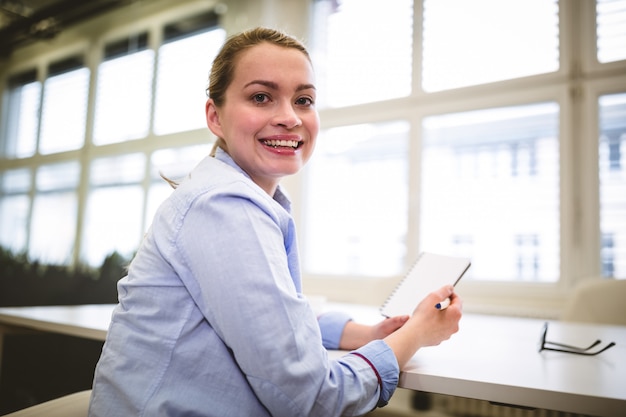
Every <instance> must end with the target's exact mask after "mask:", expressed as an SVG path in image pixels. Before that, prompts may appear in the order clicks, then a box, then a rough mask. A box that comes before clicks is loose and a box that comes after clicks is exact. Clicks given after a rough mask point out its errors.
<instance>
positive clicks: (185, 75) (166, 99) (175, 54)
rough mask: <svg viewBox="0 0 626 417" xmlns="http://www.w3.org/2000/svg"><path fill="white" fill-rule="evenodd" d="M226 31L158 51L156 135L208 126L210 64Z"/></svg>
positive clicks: (167, 44)
mask: <svg viewBox="0 0 626 417" xmlns="http://www.w3.org/2000/svg"><path fill="white" fill-rule="evenodd" d="M225 36H226V32H225V31H224V30H223V29H216V30H212V31H210V32H205V33H202V34H199V35H195V36H190V37H187V38H183V39H181V40H178V41H174V42H170V43H166V44H164V45H163V46H161V48H160V49H159V64H158V71H157V74H158V78H157V89H156V102H155V106H156V108H155V117H154V133H155V134H157V135H165V134H168V133H174V132H180V131H184V130H192V129H200V128H203V127H206V119H205V115H204V105H205V102H206V99H207V97H206V92H205V90H206V87H207V83H208V74H209V70H210V68H211V62H213V58H214V57H215V55H216V54H217V51H218V49H219V48H220V46H221V45H222V42H223V41H224V38H225Z"/></svg>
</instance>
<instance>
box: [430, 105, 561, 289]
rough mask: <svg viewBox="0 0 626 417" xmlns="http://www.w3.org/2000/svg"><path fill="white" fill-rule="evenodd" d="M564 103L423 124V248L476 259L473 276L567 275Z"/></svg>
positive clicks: (546, 277)
mask: <svg viewBox="0 0 626 417" xmlns="http://www.w3.org/2000/svg"><path fill="white" fill-rule="evenodd" d="M558 121H559V111H558V106H557V105H556V104H553V103H549V104H537V105H531V106H522V107H512V108H500V109H490V110H481V111H473V112H467V113H458V114H449V115H442V116H433V117H429V118H426V119H424V121H423V141H424V142H423V150H422V161H423V169H422V189H421V199H420V203H421V218H420V239H421V249H422V250H424V251H432V252H439V253H447V254H450V255H459V256H467V257H470V258H472V268H471V270H470V271H469V277H473V278H475V279H482V280H522V281H543V282H555V281H557V280H558V278H559V139H558V131H559V129H558V128H559V126H558Z"/></svg>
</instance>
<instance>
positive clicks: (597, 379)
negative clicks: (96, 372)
mask: <svg viewBox="0 0 626 417" xmlns="http://www.w3.org/2000/svg"><path fill="white" fill-rule="evenodd" d="M113 307H114V306H113V305H85V306H66V307H12V308H0V324H6V325H13V326H21V327H26V328H30V329H36V330H42V331H51V332H57V333H63V334H69V335H73V336H79V337H85V338H90V339H96V340H104V338H105V337H106V331H107V328H108V325H109V322H110V318H111V312H112V310H113ZM326 309H334V310H336V309H339V310H344V311H348V312H351V313H352V314H353V317H354V318H355V319H357V320H359V321H362V322H370V323H372V322H376V321H378V320H380V319H381V316H380V315H379V314H378V312H377V309H376V308H372V307H364V306H357V305H346V304H328V305H326ZM544 322H545V321H544V320H540V319H525V318H512V317H500V316H486V315H474V314H465V315H464V316H463V318H462V320H461V330H460V331H459V332H458V333H457V334H455V335H453V336H452V338H451V339H450V340H448V341H445V342H443V343H442V344H441V345H439V346H436V347H428V348H423V349H421V350H420V351H418V352H417V354H416V355H415V357H414V358H413V359H412V360H411V361H410V362H409V364H408V365H407V367H406V368H405V369H403V371H402V373H401V375H400V383H399V387H401V388H407V389H411V390H419V391H426V392H433V393H439V394H447V395H454V396H460V397H467V398H475V399H480V400H487V401H491V402H495V403H502V404H510V405H517V406H523V407H532V408H545V409H548V410H559V411H565V412H574V413H580V414H589V415H594V416H606V417H622V416H625V415H626V326H606V325H589V324H579V323H564V322H558V321H550V325H549V328H548V336H547V340H549V341H554V342H560V343H566V344H572V345H580V346H583V345H588V344H590V343H591V342H593V341H594V340H595V339H601V340H602V342H603V344H604V343H608V342H616V343H617V345H616V346H614V347H612V348H611V349H609V350H607V351H605V352H603V353H601V354H600V355H598V356H592V357H587V356H580V355H572V354H567V353H560V352H550V351H544V352H541V353H539V352H538V344H539V339H540V335H541V331H542V327H543V323H544ZM341 354H342V352H331V357H337V356H339V355H341Z"/></svg>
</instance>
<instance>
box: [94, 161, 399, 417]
mask: <svg viewBox="0 0 626 417" xmlns="http://www.w3.org/2000/svg"><path fill="white" fill-rule="evenodd" d="M301 291H302V289H301V278H300V269H299V259H298V250H297V246H296V231H295V227H294V221H293V218H292V217H291V215H290V214H289V201H288V200H287V198H286V197H285V196H284V194H283V193H282V192H281V191H280V188H279V190H278V191H277V192H276V194H275V196H274V198H272V197H270V196H269V195H268V194H267V193H265V192H264V191H263V190H262V189H261V188H260V187H258V186H257V185H256V184H255V183H254V182H253V181H251V180H250V178H249V177H248V176H247V175H246V174H245V173H244V172H243V171H242V170H241V169H240V168H239V167H238V166H237V165H236V164H235V163H234V161H233V160H232V159H231V158H230V157H229V156H228V155H227V154H226V153H225V152H223V151H221V150H220V151H219V152H218V154H217V156H216V157H215V158H211V157H207V158H206V159H205V160H203V161H202V162H201V163H200V164H199V165H198V166H197V167H196V168H195V169H194V170H193V171H192V172H191V174H190V176H189V178H188V179H186V180H185V181H184V182H183V183H182V184H181V185H180V186H179V187H178V188H177V189H176V190H175V191H174V192H173V193H172V195H171V197H170V198H169V199H167V200H166V201H165V202H164V203H163V204H162V206H161V207H160V209H159V210H158V212H157V214H156V216H155V218H154V221H153V224H152V226H151V228H150V230H149V231H148V233H147V234H146V236H145V238H144V241H143V243H142V245H141V247H140V249H139V251H138V252H137V255H136V257H135V259H134V260H133V262H132V264H131V265H130V268H129V271H128V276H127V277H125V278H123V279H122V280H120V282H119V284H118V292H119V304H118V306H117V307H116V309H115V311H114V313H113V317H112V321H111V326H110V328H109V332H108V336H107V340H106V342H105V345H104V348H103V352H102V356H101V358H100V361H99V362H98V366H97V368H96V373H95V377H94V386H93V393H92V398H91V404H90V410H89V415H90V416H92V417H97V416H124V417H129V416H148V417H154V416H176V417H178V416H183V415H184V416H216V417H228V416H239V417H261V416H270V415H271V416H288V417H294V416H324V417H332V416H340V415H350V416H351V415H361V414H364V413H366V412H368V411H370V410H372V409H373V408H375V407H376V405H379V406H380V405H384V404H386V402H387V401H388V400H389V398H390V397H391V395H392V394H393V391H394V390H395V387H396V384H397V382H398V375H399V369H398V364H397V362H396V359H395V356H394V355H393V352H392V351H391V349H390V348H389V346H388V345H387V344H386V343H385V342H383V341H382V340H379V341H374V342H371V343H369V344H367V345H366V346H364V347H362V348H360V349H358V350H357V351H355V352H352V353H350V354H347V355H345V356H344V357H342V358H341V359H338V360H330V359H329V358H328V356H327V351H326V349H325V347H326V348H336V347H337V346H338V344H339V338H340V336H341V332H342V330H343V327H344V325H345V323H346V321H347V320H348V317H346V316H343V315H340V314H331V313H328V314H324V315H322V316H321V317H319V318H318V317H316V316H315V314H314V313H313V311H312V310H311V308H310V307H309V305H308V303H307V301H306V300H305V298H304V297H303V296H302V294H301Z"/></svg>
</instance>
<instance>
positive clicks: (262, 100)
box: [252, 93, 268, 103]
mask: <svg viewBox="0 0 626 417" xmlns="http://www.w3.org/2000/svg"><path fill="white" fill-rule="evenodd" d="M252 100H254V102H256V103H265V102H266V101H267V100H268V97H267V95H265V94H261V93H259V94H255V95H254V96H252Z"/></svg>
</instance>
